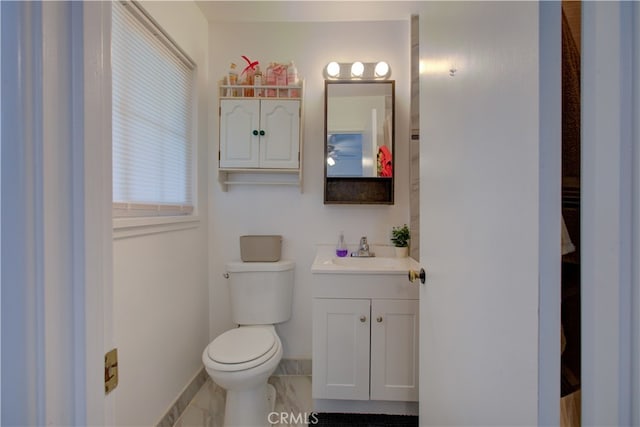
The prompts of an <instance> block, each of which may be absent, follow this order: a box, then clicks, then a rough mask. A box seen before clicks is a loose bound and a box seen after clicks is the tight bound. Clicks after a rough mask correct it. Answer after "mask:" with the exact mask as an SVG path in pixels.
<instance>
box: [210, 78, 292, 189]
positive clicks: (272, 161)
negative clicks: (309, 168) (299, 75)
mask: <svg viewBox="0 0 640 427" xmlns="http://www.w3.org/2000/svg"><path fill="white" fill-rule="evenodd" d="M269 87H270V86H261V87H259V88H260V89H262V90H261V91H260V92H258V91H255V92H254V93H266V92H265V91H266V89H267V88H269ZM234 88H236V86H221V89H222V90H221V93H225V94H226V93H233V92H227V91H231V90H236V89H234ZM237 88H241V86H237ZM237 90H240V89H237ZM254 90H255V89H254ZM280 90H283V89H280ZM286 92H287V94H288V93H291V89H286ZM301 92H302V87H297V90H296V92H295V94H296V95H301ZM237 93H242V92H237ZM301 119H302V98H301V97H299V96H298V97H295V98H291V97H274V98H265V97H237V96H236V97H234V96H229V97H227V96H221V97H220V106H219V124H220V127H219V129H220V133H219V137H220V138H219V151H218V159H219V169H218V171H219V180H220V183H221V184H222V186H223V189H224V190H225V191H226V189H227V186H228V185H249V184H252V185H297V186H300V189H301V191H302V120H301Z"/></svg>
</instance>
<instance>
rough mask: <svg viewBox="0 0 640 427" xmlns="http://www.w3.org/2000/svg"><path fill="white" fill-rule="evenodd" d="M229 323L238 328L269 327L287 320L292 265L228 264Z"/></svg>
mask: <svg viewBox="0 0 640 427" xmlns="http://www.w3.org/2000/svg"><path fill="white" fill-rule="evenodd" d="M226 267H227V273H228V274H229V295H230V300H231V319H232V320H233V322H234V323H237V324H239V325H269V324H275V323H281V322H285V321H287V320H289V318H291V306H292V303H293V272H294V267H295V264H294V262H293V261H289V260H280V261H277V262H240V261H237V262H230V263H227V265H226Z"/></svg>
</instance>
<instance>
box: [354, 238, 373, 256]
mask: <svg viewBox="0 0 640 427" xmlns="http://www.w3.org/2000/svg"><path fill="white" fill-rule="evenodd" d="M351 256H353V257H373V256H375V254H374V253H373V252H369V243H367V236H362V237H361V238H360V247H359V248H358V250H357V251H356V252H352V253H351Z"/></svg>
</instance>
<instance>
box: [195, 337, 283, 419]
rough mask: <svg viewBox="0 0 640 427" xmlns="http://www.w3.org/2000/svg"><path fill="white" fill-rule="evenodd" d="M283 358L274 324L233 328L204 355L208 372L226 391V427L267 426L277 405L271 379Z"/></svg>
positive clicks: (214, 341) (209, 347) (203, 358)
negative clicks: (268, 382) (270, 382)
mask: <svg viewBox="0 0 640 427" xmlns="http://www.w3.org/2000/svg"><path fill="white" fill-rule="evenodd" d="M281 359H282V343H281V341H280V338H279V337H278V335H277V334H276V331H275V328H274V327H273V326H272V325H260V326H242V327H239V328H236V329H231V330H229V331H227V332H225V333H223V334H222V335H220V336H219V337H218V338H216V339H215V340H213V342H211V344H209V345H208V346H207V348H206V349H205V350H204V352H203V354H202V361H203V363H204V366H205V369H206V370H207V373H208V374H209V376H210V377H211V379H212V380H213V381H214V382H215V383H216V384H218V385H219V386H220V387H222V388H224V389H226V391H227V397H226V401H225V417H224V425H225V426H266V425H268V424H269V423H268V415H269V412H272V411H273V408H274V404H275V390H274V389H273V387H272V386H271V385H270V384H267V380H268V379H269V377H270V376H271V374H273V372H274V371H275V370H276V368H277V367H278V364H279V363H280V360H281Z"/></svg>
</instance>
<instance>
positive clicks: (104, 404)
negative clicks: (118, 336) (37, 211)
mask: <svg viewBox="0 0 640 427" xmlns="http://www.w3.org/2000/svg"><path fill="white" fill-rule="evenodd" d="M82 13H83V15H82V17H83V32H84V36H83V37H82V40H83V42H84V46H83V66H84V75H83V81H84V91H83V96H84V99H83V107H84V108H83V111H84V117H83V122H82V124H83V129H82V131H83V142H82V144H83V145H82V149H83V150H82V153H83V157H82V158H80V159H77V161H78V166H80V164H81V165H82V166H83V170H82V172H80V173H79V176H78V181H79V182H80V183H81V184H80V185H79V188H78V189H77V190H78V194H77V196H78V197H77V201H76V203H77V205H76V208H77V209H78V210H79V211H81V212H82V214H81V217H82V218H83V219H84V224H83V229H82V230H81V233H82V234H81V236H82V237H81V238H82V240H83V241H82V244H83V248H84V250H85V254H84V265H83V266H82V267H84V269H81V268H80V267H78V270H77V271H76V273H77V274H82V275H83V277H84V279H85V288H84V300H83V303H84V316H85V320H86V325H85V331H84V332H85V349H84V350H85V357H86V376H85V384H86V401H85V405H86V425H114V424H115V416H114V401H113V398H112V397H111V396H107V397H106V398H105V395H104V366H103V360H104V354H105V350H107V349H111V348H112V347H114V343H113V318H112V317H113V239H112V235H111V234H112V223H111V65H110V64H111V57H110V52H111V44H110V43H111V3H110V2H82Z"/></svg>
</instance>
